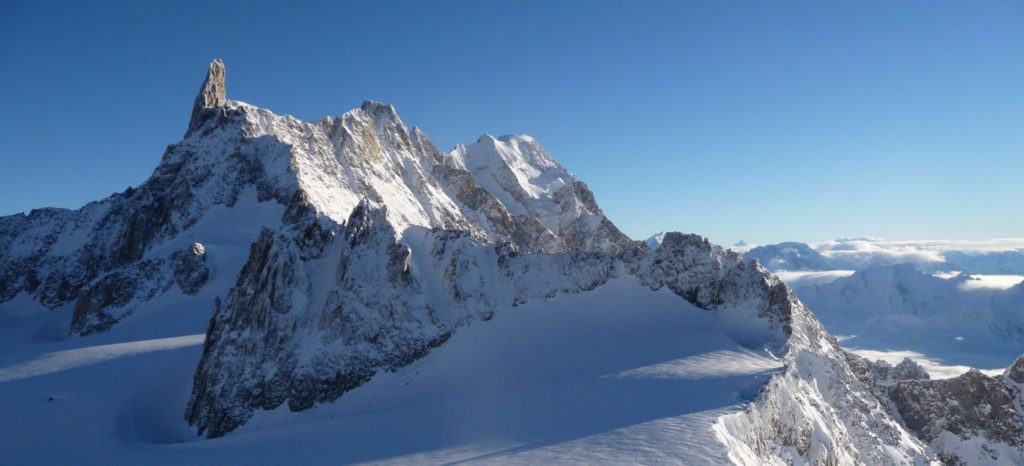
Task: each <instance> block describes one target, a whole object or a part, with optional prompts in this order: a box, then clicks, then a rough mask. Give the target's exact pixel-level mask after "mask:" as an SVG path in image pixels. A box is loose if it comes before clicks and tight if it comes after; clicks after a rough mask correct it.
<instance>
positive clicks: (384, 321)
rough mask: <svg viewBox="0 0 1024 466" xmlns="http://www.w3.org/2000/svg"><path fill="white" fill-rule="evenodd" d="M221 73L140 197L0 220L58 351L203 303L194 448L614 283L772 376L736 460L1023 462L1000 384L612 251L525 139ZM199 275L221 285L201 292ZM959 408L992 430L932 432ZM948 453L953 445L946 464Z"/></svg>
mask: <svg viewBox="0 0 1024 466" xmlns="http://www.w3.org/2000/svg"><path fill="white" fill-rule="evenodd" d="M225 75H226V73H225V69H224V65H223V63H221V62H220V61H215V62H213V63H212V64H211V65H210V69H209V71H208V73H207V77H206V80H205V82H204V84H203V85H202V87H201V88H200V92H199V95H198V96H197V98H196V101H195V105H194V108H193V111H192V118H191V120H190V122H189V125H188V129H187V131H186V134H185V137H184V139H183V140H182V141H181V142H179V143H177V144H174V145H171V146H169V147H168V148H167V151H166V152H165V154H164V156H163V158H162V160H161V162H160V164H159V166H158V167H157V169H156V170H155V171H154V174H153V175H152V177H150V179H149V180H147V181H146V182H145V183H143V184H142V185H140V186H139V187H136V188H131V189H129V190H127V191H125V192H123V193H118V194H114V195H112V196H110V197H108V198H106V199H103V200H101V201H97V202H93V203H90V204H88V205H86V206H85V207H83V208H82V209H79V210H66V209H40V210H34V211H32V212H30V213H28V214H19V215H14V216H9V217H3V218H0V302H2V301H6V300H10V299H14V298H16V297H19V296H20V297H22V298H23V299H25V298H27V299H31V300H32V301H34V302H37V303H39V304H40V305H42V306H44V307H46V308H50V309H68V308H70V309H73V316H74V317H73V319H72V321H71V322H69V327H68V331H69V332H70V333H72V334H79V335H87V334H90V333H96V332H103V331H110V330H111V329H116V328H117V325H118V323H119V322H122V321H124V320H126V319H130V318H131V316H132V315H133V313H134V312H136V311H138V310H141V309H145V308H146V307H147V306H148V305H149V303H151V302H154V301H155V300H157V299H166V298H167V297H168V296H171V295H175V296H176V294H178V293H180V294H181V295H195V294H196V293H200V292H208V293H213V294H215V295H217V296H219V298H218V299H217V300H216V304H215V305H214V308H213V310H212V317H211V319H210V323H209V328H208V330H207V335H206V341H205V345H204V348H203V355H202V358H201V360H200V362H199V365H198V367H197V368H196V371H195V377H194V384H193V389H192V395H191V399H190V401H189V403H188V406H187V407H186V409H185V417H186V419H187V420H188V422H189V423H190V424H191V425H193V426H195V428H196V430H197V432H198V433H199V434H200V435H204V436H208V437H218V436H223V435H226V434H228V433H230V432H231V431H232V430H234V429H236V428H238V427H239V426H241V425H243V424H245V422H246V421H247V420H248V419H250V417H251V416H252V415H253V414H254V413H255V412H256V411H259V410H272V409H276V408H278V407H280V406H282V405H287V406H288V408H289V409H291V410H303V409H308V408H311V407H313V406H315V405H316V404H317V403H327V402H331V401H333V400H336V399H338V398H339V397H341V396H344V394H345V393H346V392H347V391H348V390H351V389H352V388H354V387H357V386H359V385H361V384H363V383H365V382H366V381H368V380H370V379H371V378H372V377H373V376H374V375H375V374H377V373H378V372H380V371H389V370H394V369H397V368H399V367H401V366H403V365H406V364H408V363H410V362H412V361H414V360H416V359H418V358H420V357H423V356H424V355H426V354H427V353H429V352H430V350H431V349H432V348H435V347H437V346H439V345H443V344H444V343H445V342H446V341H447V339H448V338H449V337H450V336H451V335H452V334H453V333H454V332H458V331H459V328H460V327H462V326H464V325H466V324H468V323H470V322H474V321H486V320H488V319H490V318H491V316H492V315H493V313H494V312H496V310H497V309H499V308H507V307H512V306H516V305H518V304H522V303H525V302H528V301H531V300H536V299H543V298H546V297H550V296H554V295H557V294H563V293H585V292H587V291H589V290H592V289H594V288H596V287H599V286H601V285H602V284H604V283H606V282H607V281H608V280H610V279H613V278H616V277H619V276H623V275H633V276H635V277H637V279H639V281H640V282H641V283H642V284H644V285H645V286H647V287H650V288H651V289H652V290H657V289H661V288H666V289H668V290H671V291H672V292H673V293H675V294H676V295H678V296H679V297H680V299H681V300H685V301H688V302H690V303H693V304H694V305H696V306H698V307H700V308H703V309H706V310H707V311H708V312H710V313H713V314H714V315H715V316H716V317H717V318H719V319H720V320H721V322H723V328H724V331H726V332H730V333H731V336H733V337H734V338H735V339H736V340H737V341H740V342H743V343H744V344H745V345H748V346H751V347H756V348H768V349H770V350H771V351H773V352H774V354H776V355H777V356H778V357H779V358H781V359H783V360H784V361H785V362H786V367H785V370H783V371H782V372H781V373H779V374H777V375H775V376H773V377H772V378H771V379H770V380H769V381H768V383H767V384H766V385H765V386H764V388H763V389H762V391H761V393H760V395H758V397H757V398H756V399H755V400H754V401H753V403H752V404H751V405H750V406H749V407H748V409H747V410H746V411H745V412H743V413H738V414H733V415H729V416H726V417H724V418H722V419H721V420H720V422H719V426H718V428H719V437H720V438H721V439H722V441H723V442H724V443H725V444H726V445H728V446H729V447H730V452H731V455H730V456H731V457H732V458H733V459H734V461H736V462H738V463H780V464H782V463H789V464H792V463H807V464H928V463H931V462H935V461H949V462H953V461H956V460H959V459H963V458H965V455H970V454H974V453H976V450H977V451H980V449H983V448H989V449H990V450H992V451H995V453H994V454H995V455H997V457H998V458H1002V459H1004V460H1005V459H1007V458H1010V461H1013V460H1018V459H1019V458H1020V445H1021V443H1020V442H1019V440H1017V439H1018V438H1019V431H1020V428H1019V427H1018V426H1020V421H1019V414H1018V413H1020V412H1021V411H1020V402H1019V392H1018V391H1015V390H1018V388H1017V387H1019V386H1018V385H1013V384H1012V383H1011V382H1010V381H1013V383H1018V382H1017V379H1015V378H1013V374H1015V372H1014V371H1012V370H1011V371H1010V372H1008V374H1010V375H1007V376H1005V377H1004V378H1003V379H998V380H997V379H991V378H984V377H985V376H983V375H981V376H980V377H979V374H975V373H971V374H968V375H965V376H964V377H961V379H963V380H962V381H961V379H955V380H954V381H953V382H949V381H928V380H924V377H922V376H921V371H919V370H918V369H919V367H915V366H913V365H912V364H901V365H899V366H895V367H886V366H883V365H881V364H878V363H869V362H865V361H862V360H859V359H857V358H855V357H853V356H851V355H849V354H848V353H846V352H844V351H843V350H842V349H840V348H839V346H838V344H837V343H836V340H835V339H834V338H832V337H831V336H829V335H828V333H827V332H825V331H824V329H823V328H822V327H821V325H820V323H819V322H818V321H817V319H816V318H815V317H814V315H813V314H812V313H811V311H810V310H809V309H807V308H806V307H805V306H804V305H803V304H802V303H801V302H800V301H799V300H798V299H797V298H796V296H795V295H794V294H793V293H792V291H791V290H789V289H788V288H787V287H786V285H785V284H783V283H782V282H781V281H780V280H779V279H778V278H776V277H775V276H774V275H772V274H771V273H769V272H768V271H767V270H765V269H764V268H763V267H762V266H761V265H760V264H759V263H758V262H757V261H755V260H752V259H748V258H744V257H742V256H740V255H738V254H736V253H733V252H732V251H729V250H726V249H723V248H721V247H718V246H715V245H713V244H711V243H709V242H708V241H707V240H706V239H704V238H702V237H699V236H696V235H685V234H681V233H668V234H666V235H664V237H663V238H662V241H661V243H660V245H658V246H657V247H656V248H653V249H652V247H650V246H648V245H647V244H645V243H643V242H638V241H633V240H632V239H630V238H628V237H627V236H626V235H624V234H623V233H622V232H621V231H620V230H619V229H618V228H616V227H615V225H614V224H613V223H612V222H611V221H610V220H608V219H607V218H606V217H605V216H604V214H603V212H602V211H601V209H600V207H599V206H598V204H597V202H596V200H595V196H594V195H593V193H591V192H590V190H589V189H588V187H587V186H586V184H584V183H583V182H582V181H579V180H577V179H576V178H575V177H574V176H573V175H571V174H570V173H569V172H568V171H566V170H565V168H563V167H562V166H561V165H560V164H558V163H557V162H556V161H555V160H554V159H553V158H552V157H551V156H550V154H548V153H547V152H546V151H544V150H543V148H542V147H541V146H540V145H539V144H538V143H537V142H536V141H535V140H534V139H532V138H530V137H528V136H502V137H499V138H495V137H492V136H483V137H481V138H479V139H478V140H477V141H476V142H475V143H473V144H468V145H460V146H458V147H456V148H455V149H454V150H452V151H450V152H442V151H440V150H438V149H437V148H436V147H435V146H434V145H433V144H432V143H431V142H430V140H429V138H428V137H427V136H426V135H425V134H424V133H423V132H422V131H420V130H419V129H417V128H412V129H409V128H408V127H407V126H406V125H405V123H404V122H403V121H402V120H401V119H400V118H399V117H398V115H397V113H396V112H395V109H394V108H393V107H391V106H389V105H384V104H380V103H375V102H366V103H364V104H363V105H362V106H361V107H360V108H358V109H355V110H352V111H349V112H347V113H345V114H343V115H341V116H338V117H328V118H325V119H323V120H319V121H312V122H306V121H300V120H297V119H295V118H293V117H290V116H279V115H275V114H273V113H272V112H270V111H268V110H266V109H261V108H257V107H254V106H251V105H248V104H245V103H242V102H238V101H233V100H229V99H228V98H227V93H226V84H225ZM253 205H257V206H268V205H270V206H276V207H274V208H272V209H269V210H268V209H266V208H263V210H261V212H273V215H268V216H266V217H264V218H260V219H259V220H258V221H256V220H254V221H253V223H252V224H251V225H248V226H247V228H248V229H247V230H245V232H248V233H245V232H243V233H245V234H247V235H248V236H245V235H242V236H240V237H244V238H248V239H247V240H246V241H247V243H246V244H251V246H250V247H249V249H248V254H247V257H246V258H245V259H244V260H243V261H241V262H239V263H237V268H234V269H232V270H215V269H214V268H211V266H210V264H211V263H212V262H216V261H215V260H216V259H218V257H217V254H218V252H217V248H215V247H213V246H212V245H204V242H203V241H204V239H203V236H204V234H206V233H205V232H208V231H210V230H211V228H213V229H220V230H223V229H226V228H232V226H231V225H218V224H217V223H216V221H217V219H218V218H220V217H221V216H223V215H227V214H226V213H228V212H231V211H234V210H244V209H251V208H252V206H253ZM245 212H248V210H245ZM211 222H213V223H212V225H213V227H211ZM249 227H251V228H249ZM240 231H241V230H240ZM240 234H241V233H240ZM218 263H220V262H218ZM223 263H230V261H228V262H223ZM217 273H227V274H230V275H231V276H232V277H236V278H235V279H234V280H233V281H232V282H231V284H230V286H228V287H226V288H224V289H212V290H211V289H209V287H212V286H216V285H214V284H211V283H213V280H212V279H211V277H212V276H214V275H216V274H217ZM1015 367H1016V366H1015ZM1018 372H1019V371H1018ZM1021 379H1022V380H1024V377H1021ZM993 381H994V382H993ZM1000 387H1001V388H1000ZM1001 390H1002V391H1001ZM1004 392H1005V393H1004ZM1003 394H1005V395H1006V396H1005V397H1004V396H1003ZM948 400H956V404H952V403H949V402H948ZM1007 400H1009V401H1007ZM972 403H973V404H972ZM968 405H970V406H974V408H972V409H975V412H976V413H982V412H983V410H984V409H990V410H991V411H989V412H990V413H996V415H998V416H999V419H1001V420H1002V421H1001V422H1000V424H999V426H996V427H992V426H989V425H982V424H983V423H980V422H981V421H980V420H981V419H982V418H981V417H979V416H976V415H974V414H970V415H968V414H964V415H963V416H961V417H957V418H955V419H954V420H951V421H950V422H944V423H943V422H936V421H934V420H935V419H936V418H935V417H934V416H933V414H934V413H935V412H937V410H940V409H946V410H955V409H958V408H957V407H964V406H968ZM985 406H988V407H989V408H985ZM1003 421H1005V422H1003ZM1015 429H1016V430H1015ZM950 435H952V436H955V437H956V438H958V439H962V440H963V441H961V442H960V443H957V446H956V448H952V447H950V445H952V443H951V441H950V440H949V438H950ZM1015 435H1016V436H1015ZM937 439H938V440H937ZM965 445H967V446H968V447H969V446H971V445H981V446H979V447H978V448H975V450H970V448H968V447H965ZM1004 445H1005V448H1004ZM985 451H986V452H987V451H988V450H985ZM1013 455H1017V456H1013ZM966 461H972V460H970V459H967V460H966Z"/></svg>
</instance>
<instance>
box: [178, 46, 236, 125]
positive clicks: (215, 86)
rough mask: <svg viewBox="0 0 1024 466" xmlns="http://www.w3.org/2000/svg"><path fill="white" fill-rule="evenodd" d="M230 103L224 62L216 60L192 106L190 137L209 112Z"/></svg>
mask: <svg viewBox="0 0 1024 466" xmlns="http://www.w3.org/2000/svg"><path fill="white" fill-rule="evenodd" d="M227 102H228V97H227V88H226V85H225V80H224V62H222V61H220V60H214V61H212V62H210V69H209V71H207V73H206V79H205V80H204V81H203V85H202V86H201V87H200V88H199V94H198V95H197V96H196V102H195V104H193V105H192V117H191V118H190V119H189V124H188V131H187V132H186V133H185V137H188V136H189V134H191V133H192V131H193V130H194V129H195V128H196V127H198V126H199V125H201V124H202V123H203V119H204V118H205V116H206V115H207V113H206V112H207V110H209V109H213V108H217V107H223V106H224V105H226V104H227Z"/></svg>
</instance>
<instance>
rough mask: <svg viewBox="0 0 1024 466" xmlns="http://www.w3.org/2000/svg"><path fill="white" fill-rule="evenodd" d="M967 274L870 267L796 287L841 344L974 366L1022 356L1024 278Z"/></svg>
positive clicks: (994, 364) (999, 363)
mask: <svg viewBox="0 0 1024 466" xmlns="http://www.w3.org/2000/svg"><path fill="white" fill-rule="evenodd" d="M983 282H984V281H983V280H981V279H978V278H976V277H974V276H971V275H967V274H957V275H954V276H951V277H939V276H935V275H932V274H929V273H925V272H922V271H920V270H918V269H917V268H916V267H915V266H913V265H910V264H902V265H888V266H875V267H870V268H867V269H864V270H860V271H857V272H856V273H854V274H853V275H850V276H848V277H843V278H838V279H836V280H835V281H832V282H830V283H817V284H809V285H805V286H798V287H796V288H795V291H796V293H797V294H798V295H799V296H800V299H801V300H803V301H804V302H805V303H807V304H808V305H809V306H811V307H812V308H813V309H815V310H816V313H817V315H818V316H819V317H820V318H821V320H822V322H823V323H824V324H825V326H826V328H828V329H830V330H831V331H832V332H834V333H836V334H840V335H845V336H847V337H848V338H847V339H846V340H844V344H845V345H850V346H853V347H858V348H869V349H885V348H888V349H900V350H909V351H914V352H918V353H921V354H924V355H927V356H929V357H933V358H937V359H943V360H945V361H946V362H947V363H953V364H962V365H969V366H973V367H982V368H991V367H999V366H1002V365H1005V364H1007V362H1008V361H1013V360H1014V359H1016V357H1017V356H1018V355H1020V354H1021V353H1024V279H1022V281H1021V283H1019V284H1018V285H1016V286H1012V287H1009V288H1001V287H985V286H978V285H979V284H983Z"/></svg>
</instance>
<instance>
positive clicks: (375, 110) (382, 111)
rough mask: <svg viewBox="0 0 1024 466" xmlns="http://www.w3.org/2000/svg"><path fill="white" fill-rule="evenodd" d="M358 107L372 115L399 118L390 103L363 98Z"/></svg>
mask: <svg viewBox="0 0 1024 466" xmlns="http://www.w3.org/2000/svg"><path fill="white" fill-rule="evenodd" d="M359 109H360V110H362V111H364V112H366V113H368V114H370V115H372V116H374V117H376V116H384V117H388V118H391V119H394V120H400V119H399V118H398V112H397V111H396V110H395V106H394V105H391V104H385V103H381V102H377V101H376V100H364V101H363V105H360V106H359Z"/></svg>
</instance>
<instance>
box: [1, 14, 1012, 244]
mask: <svg viewBox="0 0 1024 466" xmlns="http://www.w3.org/2000/svg"><path fill="white" fill-rule="evenodd" d="M212 58H222V59H224V61H225V64H226V65H227V81H228V82H227V87H228V97H229V98H232V99H237V100H242V101H246V102H249V103H252V104H255V105H259V106H263V107H268V108H270V109H272V110H274V111H275V112H277V113H287V114H292V115H295V116H297V117H299V118H303V119H317V118H321V117H323V116H326V115H338V114H341V113H344V112H345V111H347V110H349V109H351V108H354V107H357V106H358V105H359V104H360V103H361V102H362V101H363V100H364V99H374V100H380V101H384V102H388V103H392V104H394V105H395V106H396V107H397V109H398V111H399V114H400V115H401V116H402V118H403V119H404V120H405V121H406V123H407V124H409V125H418V126H420V127H421V128H423V129H424V130H425V131H426V132H427V134H429V135H430V136H431V137H432V138H433V139H434V140H435V142H436V143H437V144H438V145H439V146H440V147H442V148H450V147H451V146H453V145H454V144H457V143H461V142H472V141H474V140H476V138H477V137H478V136H479V135H481V134H483V133H492V134H507V133H525V134H530V135H532V136H534V137H536V138H537V139H538V140H539V141H540V142H541V143H542V144H543V145H544V146H545V147H546V148H547V149H548V150H549V151H550V152H551V153H552V154H553V155H554V156H555V157H556V158H557V159H558V160H559V161H561V162H562V163H563V165H565V166H566V167H567V168H569V170H570V171H573V172H574V173H576V174H577V176H578V177H579V178H580V179H582V180H584V181H586V182H587V183H588V184H589V185H590V186H591V188H592V189H593V191H594V192H595V194H596V196H597V199H598V202H599V203H600V204H601V205H602V206H603V207H604V209H605V213H606V214H607V215H608V216H609V217H610V218H611V219H612V220H613V221H614V222H616V223H617V224H618V225H619V226H620V227H621V228H623V230H625V231H626V233H628V234H630V235H631V236H634V237H637V238H642V237H646V236H647V235H649V234H652V233H654V232H656V231H659V230H682V231H687V232H697V233H701V234H704V235H707V236H709V237H710V238H711V239H712V240H715V241H718V242H723V243H726V244H731V243H733V242H735V241H738V240H740V239H746V240H748V241H750V242H757V243H766V242H776V241H782V240H801V241H817V240H825V239H831V238H835V237H840V236H862V235H872V236H879V237H885V238H889V239H921V238H943V239H954V238H955V239H983V238H995V237H1008V236H1024V215H1021V214H1022V210H1024V209H1022V205H1024V4H1022V3H1019V2H977V3H975V2H943V1H940V2H912V1H906V2H683V1H678V2H677V1H672V2H643V3H641V2H626V1H622V2H590V1H587V2H583V1H578V2H546V1H541V2H496V1H451V2H411V1H410V2H390V1H381V2H361V3H342V2H325V3H320V4H315V3H303V4H302V5H298V6H293V5H284V4H283V3H281V4H277V5H275V4H273V3H263V2H250V1H246V2H237V3H236V2H209V3H206V2H203V3H199V2H196V3H186V2H169V1H168V2H154V1H145V2H123V3H119V2H97V3H96V4H92V3H91V2H32V3H29V2H11V1H7V0H0V69H3V70H4V72H3V73H0V143H2V144H0V214H11V213H15V212H19V211H25V210H29V209H31V208H33V207H41V206H59V207H78V206H80V205H82V204H84V203H85V202H87V201H90V200H93V199H98V198H101V197H104V196H106V195H108V194H110V193H112V192H115V191H121V190H123V189H124V188H125V187H127V186H129V185H137V184H139V183H141V182H142V181H144V180H145V179H146V178H147V177H148V176H149V173H150V172H151V171H152V169H153V168H154V167H155V166H156V164H157V162H158V161H159V159H160V156H161V154H162V153H163V149H164V147H165V146H166V145H167V144H170V143H174V142H177V141H178V140H179V139H180V137H181V135H182V134H183V133H184V130H185V126H186V125H187V123H188V115H189V112H190V109H191V105H192V100H193V98H194V96H195V93H196V91H197V89H198V87H199V85H200V83H201V81H202V78H203V73H204V72H205V68H206V65H207V63H208V62H209V61H210V60H211V59H212Z"/></svg>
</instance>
